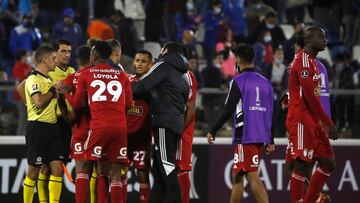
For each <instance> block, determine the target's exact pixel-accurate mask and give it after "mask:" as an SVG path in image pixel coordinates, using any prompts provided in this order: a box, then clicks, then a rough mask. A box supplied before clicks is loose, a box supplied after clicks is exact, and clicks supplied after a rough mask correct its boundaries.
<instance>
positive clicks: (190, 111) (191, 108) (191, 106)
mask: <svg viewBox="0 0 360 203" xmlns="http://www.w3.org/2000/svg"><path fill="white" fill-rule="evenodd" d="M189 76H190V74H189ZM189 79H190V80H191V85H190V93H189V99H188V101H187V102H186V113H185V121H184V123H185V126H187V125H188V124H189V123H190V121H191V118H192V117H193V116H194V115H195V112H196V107H195V105H196V92H197V82H196V79H195V77H191V76H190V77H189Z"/></svg>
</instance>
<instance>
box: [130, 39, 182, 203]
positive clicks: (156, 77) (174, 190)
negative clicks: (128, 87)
mask: <svg viewBox="0 0 360 203" xmlns="http://www.w3.org/2000/svg"><path fill="white" fill-rule="evenodd" d="M182 51H183V47H182V45H181V44H179V43H177V42H169V43H167V44H165V45H164V47H163V48H162V49H161V53H160V55H159V59H158V60H157V62H156V63H155V64H154V65H153V66H152V68H151V69H150V70H149V72H148V73H147V74H145V75H144V76H143V77H142V78H141V79H140V80H139V82H136V83H134V84H133V85H132V90H133V96H134V99H139V98H142V97H144V96H146V95H150V101H149V107H150V113H151V115H152V130H153V136H154V141H155V147H154V148H155V149H154V163H153V168H152V172H153V175H154V187H153V189H152V191H151V193H150V202H156V203H162V202H164V203H173V202H174V203H180V202H181V196H180V186H179V182H178V179H177V169H176V167H175V159H174V158H175V156H174V155H175V151H176V147H177V141H178V140H179V138H180V136H181V133H182V131H183V128H184V114H185V106H186V101H187V98H188V95H189V83H188V81H187V80H186V78H185V76H184V74H185V73H186V72H187V71H188V69H189V68H188V62H187V60H186V59H185V58H184V57H183V56H182V55H181V53H182Z"/></svg>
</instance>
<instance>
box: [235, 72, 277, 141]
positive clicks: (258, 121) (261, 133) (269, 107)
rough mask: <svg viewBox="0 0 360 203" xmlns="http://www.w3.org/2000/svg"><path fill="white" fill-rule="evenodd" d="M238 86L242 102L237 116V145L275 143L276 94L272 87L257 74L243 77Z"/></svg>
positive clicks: (238, 106)
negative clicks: (273, 133)
mask: <svg viewBox="0 0 360 203" xmlns="http://www.w3.org/2000/svg"><path fill="white" fill-rule="evenodd" d="M234 82H235V83H236V85H237V87H238V88H239V90H240V94H241V99H240V100H239V102H238V103H237V106H236V110H235V114H234V127H233V144H239V143H242V144H247V143H264V144H270V143H273V137H272V136H271V125H272V115H273V105H274V92H273V87H272V85H271V83H270V82H269V81H268V80H267V79H266V78H264V77H263V76H262V75H260V74H258V73H256V72H254V71H244V72H242V73H240V74H239V75H238V76H236V77H235V78H234Z"/></svg>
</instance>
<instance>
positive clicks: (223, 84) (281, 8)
mask: <svg viewBox="0 0 360 203" xmlns="http://www.w3.org/2000/svg"><path fill="white" fill-rule="evenodd" d="M139 1H140V0H139ZM134 2H135V1H130V0H62V1H56V3H54V1H49V0H2V1H0V4H1V5H0V12H1V13H0V85H1V84H2V85H4V84H17V83H19V82H20V81H22V80H23V79H24V77H25V75H26V74H27V73H28V72H29V71H30V70H31V68H32V67H33V66H34V64H33V59H32V58H33V51H34V50H35V49H36V48H37V47H39V46H40V45H41V44H44V43H45V44H46V43H52V42H55V41H56V40H58V39H61V38H66V39H68V40H69V41H70V42H71V45H72V50H73V52H74V53H72V55H71V62H70V65H71V66H73V67H76V62H75V54H76V53H75V50H76V48H77V47H79V46H80V45H82V44H84V43H85V42H86V40H87V39H88V38H93V37H96V38H101V39H104V40H105V39H111V38H115V39H117V40H119V42H120V43H121V45H122V54H123V57H122V65H123V66H124V68H125V70H127V71H129V72H131V71H132V67H131V60H132V58H133V56H134V54H135V52H136V50H138V49H140V48H143V46H144V45H145V43H147V42H155V43H158V44H159V45H161V44H163V43H165V42H167V41H175V40H176V41H181V42H182V43H183V44H184V47H185V50H184V55H185V57H187V58H188V60H189V64H190V67H191V69H192V71H193V72H194V74H195V76H196V78H197V80H198V83H199V87H200V88H216V89H219V90H226V89H227V88H228V82H229V81H230V80H231V78H232V77H233V76H234V75H236V74H237V72H236V69H235V68H234V67H235V56H234V54H233V53H232V48H234V47H235V46H236V44H239V43H244V42H246V43H251V44H253V46H254V49H255V51H256V59H255V68H256V70H257V71H258V72H260V73H261V74H262V75H263V76H264V77H266V78H267V79H269V80H270V81H271V82H272V84H273V86H274V90H275V93H276V94H275V98H274V102H275V103H276V104H277V103H278V99H279V98H280V97H281V95H282V94H283V93H284V92H285V91H286V89H287V72H286V70H287V67H288V65H289V63H290V62H291V61H292V59H293V56H294V43H295V38H296V36H297V35H299V34H301V33H302V31H303V28H304V27H305V26H306V25H307V24H318V25H320V26H321V27H322V28H323V29H324V30H325V31H326V34H327V40H328V44H327V50H326V51H327V53H328V55H329V57H327V58H326V57H325V58H323V59H321V60H322V61H323V63H324V64H325V67H326V68H327V71H328V74H329V81H330V86H331V88H332V89H358V88H359V87H360V84H359V72H360V68H359V67H360V65H359V63H358V61H356V60H354V59H355V58H356V57H355V56H356V55H360V53H359V52H360V49H359V51H358V52H356V51H354V50H357V47H358V46H360V15H359V14H360V1H359V0H342V1H340V0H266V1H262V0H207V1H206V0H142V1H141V4H140V5H142V6H143V10H144V13H145V16H146V17H145V19H136V18H134V16H131V17H130V16H125V14H124V13H126V12H125V11H126V9H127V8H128V6H129V4H131V3H134ZM119 4H120V5H122V6H121V9H122V10H120V9H118V8H117V7H116V5H119ZM138 21H143V24H141V23H140V24H139V23H138V24H137V23H136V22H138ZM137 25H143V27H141V28H139V26H137ZM142 31H143V33H140V32H142ZM0 97H1V99H0V120H1V123H2V125H6V126H14V125H15V127H13V128H11V127H8V128H4V126H3V127H1V126H0V134H15V132H16V123H17V122H15V123H12V121H13V120H14V119H11V118H16V117H18V116H19V115H20V113H18V112H17V111H16V110H15V111H14V109H16V108H15V107H16V106H17V105H20V101H19V98H18V95H16V94H11V95H10V94H9V92H6V91H0ZM331 99H332V104H333V108H332V115H333V119H334V120H335V121H336V123H337V124H338V127H339V129H341V130H342V131H344V132H345V131H348V130H349V129H351V128H352V126H354V125H356V122H359V120H360V119H358V120H357V119H356V118H355V115H356V113H354V112H357V110H358V109H359V108H356V106H359V103H360V102H358V101H357V99H356V97H355V96H354V95H332V98H331ZM224 100H225V95H223V94H217V93H212V94H203V95H202V99H201V103H200V104H199V106H200V107H199V114H198V120H199V121H201V122H199V123H202V124H201V126H200V128H206V126H207V125H209V124H210V123H212V122H213V121H214V120H213V119H214V118H215V117H216V116H215V115H217V114H218V113H219V111H220V109H221V107H222V104H223V101H224ZM338 104H341V105H338ZM275 106H276V108H275V118H276V122H274V133H275V135H277V136H284V135H285V125H284V124H283V123H284V121H285V116H286V115H285V113H284V112H282V111H281V109H280V107H279V105H275ZM204 109H212V110H211V111H206V110H204ZM9 118H10V119H9ZM15 120H16V119H15ZM5 123H6V124H5ZM1 131H2V132H1Z"/></svg>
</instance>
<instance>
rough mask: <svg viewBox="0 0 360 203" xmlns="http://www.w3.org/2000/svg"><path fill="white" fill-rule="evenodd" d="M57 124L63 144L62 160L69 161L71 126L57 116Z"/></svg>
mask: <svg viewBox="0 0 360 203" xmlns="http://www.w3.org/2000/svg"><path fill="white" fill-rule="evenodd" d="M57 124H58V126H59V128H60V137H61V139H62V143H63V146H64V149H63V151H64V162H65V163H67V162H71V158H70V146H71V126H69V125H68V124H67V123H66V121H65V120H64V119H63V118H61V117H58V118H57Z"/></svg>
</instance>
